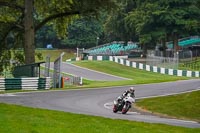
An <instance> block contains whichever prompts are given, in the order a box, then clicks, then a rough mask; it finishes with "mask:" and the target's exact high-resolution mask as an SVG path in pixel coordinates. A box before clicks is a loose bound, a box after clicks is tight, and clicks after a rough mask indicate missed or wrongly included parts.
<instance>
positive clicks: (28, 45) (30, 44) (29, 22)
mask: <svg viewBox="0 0 200 133" xmlns="http://www.w3.org/2000/svg"><path fill="white" fill-rule="evenodd" d="M33 1H34V0H25V14H24V15H25V18H24V28H25V33H24V40H25V44H24V53H25V64H30V63H35V31H34V24H33Z"/></svg>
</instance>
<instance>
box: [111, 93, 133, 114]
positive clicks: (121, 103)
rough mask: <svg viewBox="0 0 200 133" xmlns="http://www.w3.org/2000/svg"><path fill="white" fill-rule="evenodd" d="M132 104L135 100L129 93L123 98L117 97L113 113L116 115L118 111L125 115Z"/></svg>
mask: <svg viewBox="0 0 200 133" xmlns="http://www.w3.org/2000/svg"><path fill="white" fill-rule="evenodd" d="M134 102H135V99H134V98H133V97H132V96H131V94H130V93H128V94H127V96H126V97H124V98H121V97H118V99H117V100H114V106H113V112H114V113H117V112H118V111H121V112H122V114H126V113H127V112H128V110H129V109H130V108H131V105H132V104H133V103H134Z"/></svg>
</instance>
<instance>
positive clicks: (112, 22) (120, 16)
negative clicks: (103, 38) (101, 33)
mask: <svg viewBox="0 0 200 133" xmlns="http://www.w3.org/2000/svg"><path fill="white" fill-rule="evenodd" d="M118 5H119V8H118V9H116V10H115V12H113V14H110V15H108V17H107V20H106V22H105V25H104V27H105V34H106V35H107V38H108V41H122V40H123V41H129V40H135V39H136V35H135V32H134V31H135V30H129V29H128V28H127V27H126V25H125V17H126V16H127V14H128V12H130V11H131V10H132V9H133V8H134V7H135V2H134V1H133V0H123V1H121V0H118Z"/></svg>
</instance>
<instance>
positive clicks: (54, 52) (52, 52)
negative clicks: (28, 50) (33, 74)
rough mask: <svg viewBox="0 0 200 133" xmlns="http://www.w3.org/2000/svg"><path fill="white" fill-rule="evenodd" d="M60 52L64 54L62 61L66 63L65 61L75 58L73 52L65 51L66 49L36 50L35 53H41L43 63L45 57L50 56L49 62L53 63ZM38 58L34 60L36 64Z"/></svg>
mask: <svg viewBox="0 0 200 133" xmlns="http://www.w3.org/2000/svg"><path fill="white" fill-rule="evenodd" d="M62 52H65V54H64V56H63V61H66V60H67V59H71V58H74V57H75V54H74V51H73V50H67V49H56V50H36V53H41V54H42V57H43V61H45V58H46V56H48V55H50V61H51V62H54V61H55V60H56V59H57V58H58V57H59V56H60V54H61V53H62ZM39 61H41V60H39V59H38V58H36V62H39Z"/></svg>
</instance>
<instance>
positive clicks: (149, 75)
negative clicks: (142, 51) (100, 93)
mask: <svg viewBox="0 0 200 133" xmlns="http://www.w3.org/2000/svg"><path fill="white" fill-rule="evenodd" d="M73 64H75V65H78V66H81V67H85V68H89V69H93V70H97V71H101V72H105V73H108V74H112V75H116V76H120V77H124V78H128V79H130V80H121V81H89V80H84V81H83V84H84V86H87V87H103V86H119V85H134V84H149V83H159V82H168V81H176V80H183V79H189V78H186V77H177V76H170V75H164V74H158V73H153V72H148V71H145V70H139V69H135V68H132V67H128V66H124V65H121V64H117V63H115V62H111V61H78V62H73ZM161 77H162V78H161Z"/></svg>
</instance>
